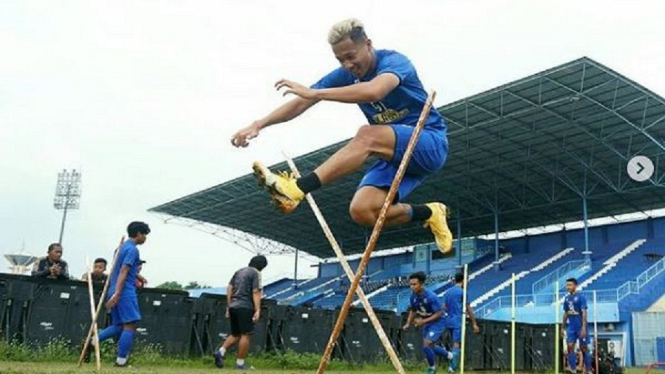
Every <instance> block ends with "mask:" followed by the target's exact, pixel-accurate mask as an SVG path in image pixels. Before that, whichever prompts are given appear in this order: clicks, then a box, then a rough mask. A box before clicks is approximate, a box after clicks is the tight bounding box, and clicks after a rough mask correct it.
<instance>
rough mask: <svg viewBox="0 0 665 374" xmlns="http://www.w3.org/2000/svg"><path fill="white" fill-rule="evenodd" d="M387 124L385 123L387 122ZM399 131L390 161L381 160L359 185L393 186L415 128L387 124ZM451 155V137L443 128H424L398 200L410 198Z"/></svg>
mask: <svg viewBox="0 0 665 374" xmlns="http://www.w3.org/2000/svg"><path fill="white" fill-rule="evenodd" d="M384 126H385V125H384ZM387 126H390V127H391V128H392V129H393V131H394V132H395V150H394V152H393V159H392V160H390V161H386V160H379V161H377V162H376V163H375V164H374V165H372V167H370V168H369V170H367V172H366V173H365V176H364V177H363V179H362V180H361V181H360V184H359V185H358V188H361V187H364V186H374V187H378V188H390V185H391V184H392V182H393V179H395V175H396V174H397V169H398V168H399V164H400V162H402V158H403V157H404V153H405V152H406V147H407V146H408V144H409V140H410V139H411V134H413V130H414V129H415V127H413V126H407V125H387ZM447 156H448V139H447V138H446V136H445V134H444V133H442V132H441V130H436V129H428V128H424V129H423V130H422V131H421V132H420V137H419V138H418V142H417V143H416V148H415V149H414V150H413V154H412V156H411V161H410V162H409V166H408V167H407V168H406V173H404V178H402V183H400V185H399V189H398V192H397V197H396V199H395V201H400V200H401V199H404V198H406V197H407V196H408V195H409V194H410V193H411V192H413V190H415V189H416V187H418V186H419V185H420V184H421V183H422V182H423V181H424V180H425V177H426V176H428V175H430V174H433V173H436V172H437V171H439V170H441V169H442V168H443V164H444V163H445V162H446V157H447Z"/></svg>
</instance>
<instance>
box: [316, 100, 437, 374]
mask: <svg viewBox="0 0 665 374" xmlns="http://www.w3.org/2000/svg"><path fill="white" fill-rule="evenodd" d="M435 96H436V92H434V91H432V92H430V94H429V95H428V97H427V101H425V106H424V108H423V110H422V112H421V113H420V118H418V123H417V124H416V126H415V127H414V129H413V134H412V135H411V139H409V145H408V146H407V147H406V151H405V152H404V157H403V158H402V162H400V164H399V168H398V169H397V174H396V175H395V178H394V179H393V182H392V184H391V185H390V190H388V196H386V200H385V201H384V202H383V206H382V207H381V212H380V213H379V218H378V219H377V221H376V224H375V225H374V229H373V230H372V235H371V236H370V238H369V241H368V242H367V246H366V247H365V252H364V253H363V256H362V258H361V259H360V263H359V264H358V270H357V272H356V276H355V277H354V278H353V282H351V286H350V287H349V291H348V292H347V293H346V298H345V299H344V304H342V310H341V311H340V312H339V316H338V317H337V322H335V327H334V328H333V331H332V334H330V339H329V340H328V344H327V345H326V349H325V351H324V352H323V356H322V357H321V362H320V363H319V368H318V369H317V371H316V372H317V374H323V373H324V372H325V371H326V367H327V366H328V361H329V360H330V354H331V353H332V350H333V349H334V348H335V343H336V342H337V339H338V338H339V334H340V332H341V331H342V328H343V327H344V321H345V320H346V316H347V315H348V314H349V307H350V306H351V303H352V302H353V295H354V294H355V293H356V290H357V289H358V285H359V284H360V279H361V278H362V276H363V274H364V273H365V267H367V263H368V262H369V259H370V256H371V255H372V251H373V250H374V246H375V245H376V242H377V241H378V240H379V236H380V235H381V230H382V229H383V225H384V224H385V222H386V213H387V212H388V208H389V207H390V206H391V205H392V204H393V201H394V199H395V195H396V194H397V188H398V187H399V184H400V182H401V181H402V177H403V176H404V173H405V172H406V167H407V166H408V165H409V161H410V160H411V155H412V154H413V150H414V148H415V147H416V143H417V142H418V137H419V136H420V132H421V131H422V129H423V127H424V126H425V121H426V120H427V116H428V115H429V111H430V110H431V108H432V102H433V101H434V97H435Z"/></svg>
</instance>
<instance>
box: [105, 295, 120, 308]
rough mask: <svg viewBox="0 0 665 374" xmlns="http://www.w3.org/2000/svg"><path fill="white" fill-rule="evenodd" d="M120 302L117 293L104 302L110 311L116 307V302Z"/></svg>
mask: <svg viewBox="0 0 665 374" xmlns="http://www.w3.org/2000/svg"><path fill="white" fill-rule="evenodd" d="M119 300H120V295H118V294H117V293H114V294H113V296H111V298H110V299H109V301H107V302H106V308H107V309H111V308H113V307H114V306H116V305H118V301H119Z"/></svg>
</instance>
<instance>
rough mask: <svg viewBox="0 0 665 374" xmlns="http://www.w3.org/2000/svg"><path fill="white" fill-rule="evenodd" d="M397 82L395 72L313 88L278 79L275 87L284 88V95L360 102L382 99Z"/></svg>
mask: <svg viewBox="0 0 665 374" xmlns="http://www.w3.org/2000/svg"><path fill="white" fill-rule="evenodd" d="M399 83H400V81H399V78H398V77H397V76H396V75H395V74H392V73H384V74H380V75H379V76H377V77H376V78H374V79H372V80H371V81H369V82H362V83H356V84H352V85H348V86H342V87H334V88H321V89H313V88H309V87H305V86H303V85H301V84H299V83H296V82H294V81H290V80H288V79H282V80H280V81H278V82H277V83H276V84H275V87H277V89H278V90H281V89H284V91H283V93H284V95H289V94H293V95H297V96H298V97H300V98H303V99H307V100H315V101H319V100H326V101H338V102H341V103H351V104H360V103H371V102H375V101H381V100H383V98H384V97H386V96H387V95H388V94H389V93H390V91H392V90H394V89H395V87H397V86H399Z"/></svg>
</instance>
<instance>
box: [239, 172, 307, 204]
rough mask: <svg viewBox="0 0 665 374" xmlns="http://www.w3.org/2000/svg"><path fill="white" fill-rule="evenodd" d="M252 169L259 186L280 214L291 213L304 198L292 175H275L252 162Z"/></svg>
mask: <svg viewBox="0 0 665 374" xmlns="http://www.w3.org/2000/svg"><path fill="white" fill-rule="evenodd" d="M252 168H253V169H254V176H256V179H257V181H258V182H259V185H260V186H263V187H265V188H266V190H268V193H270V197H271V198H272V200H273V203H274V204H275V205H276V207H277V209H279V210H280V211H281V212H282V213H291V212H293V211H294V210H295V209H296V208H297V207H298V204H300V202H301V201H302V199H304V198H305V194H304V193H303V192H302V191H301V190H300V188H298V185H296V178H294V177H293V175H291V174H289V173H287V172H281V173H279V174H275V173H273V172H271V171H270V169H268V168H267V167H265V166H264V165H263V164H261V163H260V162H258V161H256V162H254V165H253V166H252Z"/></svg>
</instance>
